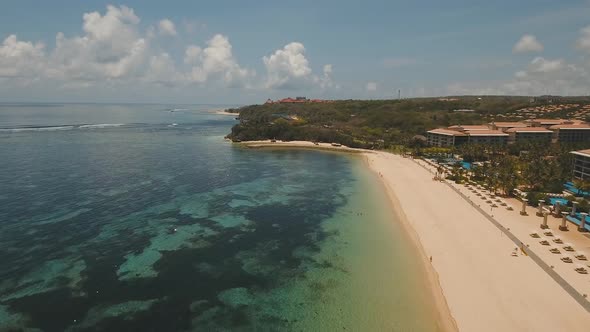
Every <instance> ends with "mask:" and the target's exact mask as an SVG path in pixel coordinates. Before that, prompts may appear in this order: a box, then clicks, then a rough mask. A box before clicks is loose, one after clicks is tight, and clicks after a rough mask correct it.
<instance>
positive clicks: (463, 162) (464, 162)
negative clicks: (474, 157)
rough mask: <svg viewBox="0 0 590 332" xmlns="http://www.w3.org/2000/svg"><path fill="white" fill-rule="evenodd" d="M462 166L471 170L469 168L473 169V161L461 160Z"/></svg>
mask: <svg viewBox="0 0 590 332" xmlns="http://www.w3.org/2000/svg"><path fill="white" fill-rule="evenodd" d="M461 166H462V167H463V168H465V169H466V170H468V171H469V170H471V163H468V162H466V161H462V162H461Z"/></svg>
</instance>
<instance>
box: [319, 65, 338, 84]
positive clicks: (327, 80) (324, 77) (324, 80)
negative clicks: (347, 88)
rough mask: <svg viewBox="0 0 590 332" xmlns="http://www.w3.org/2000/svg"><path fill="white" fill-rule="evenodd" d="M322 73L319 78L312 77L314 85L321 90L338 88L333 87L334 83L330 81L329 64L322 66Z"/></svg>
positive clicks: (330, 69)
mask: <svg viewBox="0 0 590 332" xmlns="http://www.w3.org/2000/svg"><path fill="white" fill-rule="evenodd" d="M322 72H323V75H322V76H320V77H318V76H314V78H313V81H314V83H316V84H317V85H319V86H320V88H322V89H329V88H334V87H335V88H338V86H337V85H335V84H334V81H333V80H332V65H331V64H327V65H324V68H323V70H322Z"/></svg>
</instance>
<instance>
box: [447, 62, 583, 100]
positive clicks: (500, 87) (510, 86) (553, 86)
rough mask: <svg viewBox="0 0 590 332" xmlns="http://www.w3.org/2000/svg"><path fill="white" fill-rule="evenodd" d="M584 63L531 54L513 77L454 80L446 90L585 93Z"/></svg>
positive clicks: (463, 91) (531, 93)
mask: <svg viewBox="0 0 590 332" xmlns="http://www.w3.org/2000/svg"><path fill="white" fill-rule="evenodd" d="M588 82H589V77H588V72H587V69H586V68H585V67H584V66H580V65H576V64H571V63H567V62H566V61H565V60H563V59H545V58H542V57H536V58H534V59H533V60H532V61H531V62H530V63H529V64H528V65H527V67H526V68H525V69H524V70H519V71H517V72H516V73H515V74H514V79H512V80H508V81H504V82H470V83H455V84H452V85H449V86H448V87H447V90H448V91H447V93H449V94H508V95H543V94H554V95H587V94H588V91H589V90H590V84H589V83H588Z"/></svg>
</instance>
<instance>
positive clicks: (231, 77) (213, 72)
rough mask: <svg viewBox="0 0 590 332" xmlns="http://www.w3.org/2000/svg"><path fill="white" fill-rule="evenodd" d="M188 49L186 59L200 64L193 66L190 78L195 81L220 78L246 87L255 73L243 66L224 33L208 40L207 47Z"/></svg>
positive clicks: (227, 82) (236, 85)
mask: <svg viewBox="0 0 590 332" xmlns="http://www.w3.org/2000/svg"><path fill="white" fill-rule="evenodd" d="M189 48H190V49H187V52H188V55H189V57H188V58H187V57H186V55H187V54H186V53H185V60H189V62H192V63H195V62H197V63H198V65H196V66H194V67H192V68H191V72H190V75H189V78H190V80H191V81H193V82H197V83H203V82H206V81H207V80H209V79H220V80H222V81H223V82H224V83H225V84H226V85H227V86H231V87H245V86H247V85H248V79H249V78H250V77H252V76H254V75H255V73H254V72H253V71H250V70H248V69H245V68H242V67H241V66H240V65H239V64H238V63H237V61H236V60H235V58H234V56H233V54H232V45H231V44H230V42H229V39H228V38H227V37H226V36H223V35H220V34H218V35H215V36H213V38H211V39H210V40H209V41H208V42H207V47H206V48H205V49H203V50H202V51H200V52H197V50H196V48H195V47H189Z"/></svg>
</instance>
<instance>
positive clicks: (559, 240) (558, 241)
mask: <svg viewBox="0 0 590 332" xmlns="http://www.w3.org/2000/svg"><path fill="white" fill-rule="evenodd" d="M552 241H553V242H555V243H557V244H562V243H563V241H562V240H561V239H560V238H558V237H556V238H555V239H553V240H552Z"/></svg>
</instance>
